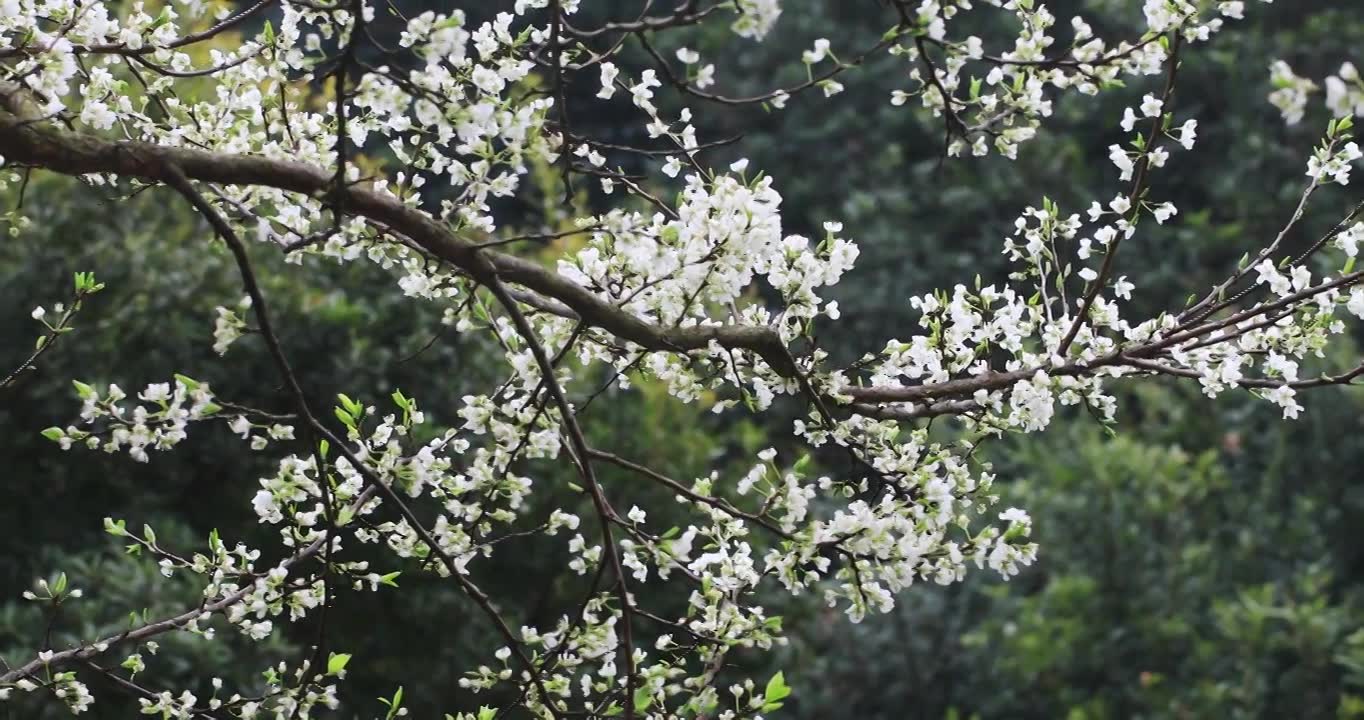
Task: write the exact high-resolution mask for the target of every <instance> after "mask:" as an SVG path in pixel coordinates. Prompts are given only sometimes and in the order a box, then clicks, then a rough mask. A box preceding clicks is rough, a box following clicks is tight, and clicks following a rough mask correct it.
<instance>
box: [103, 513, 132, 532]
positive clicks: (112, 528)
mask: <svg viewBox="0 0 1364 720" xmlns="http://www.w3.org/2000/svg"><path fill="white" fill-rule="evenodd" d="M127 522H128V521H126V520H115V519H113V518H108V517H107V518H104V532H107V533H109V534H110V535H113V536H114V537H123V536H125V535H127V534H128V530H127Z"/></svg>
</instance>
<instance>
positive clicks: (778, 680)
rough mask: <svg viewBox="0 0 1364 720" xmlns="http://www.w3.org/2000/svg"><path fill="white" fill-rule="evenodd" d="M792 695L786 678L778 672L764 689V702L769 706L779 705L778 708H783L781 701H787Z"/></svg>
mask: <svg viewBox="0 0 1364 720" xmlns="http://www.w3.org/2000/svg"><path fill="white" fill-rule="evenodd" d="M790 694H791V688H789V687H787V686H786V676H785V675H784V674H783V673H782V672H781V671H780V670H778V671H777V674H776V675H773V676H772V679H771V680H768V681H767V687H766V688H764V689H763V700H764V701H765V702H766V703H768V704H771V703H778V705H777V707H781V705H780V703H779V701H781V700H784V699H786V697H787V696H788V695H790ZM774 709H775V708H774Z"/></svg>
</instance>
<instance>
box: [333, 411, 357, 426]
mask: <svg viewBox="0 0 1364 720" xmlns="http://www.w3.org/2000/svg"><path fill="white" fill-rule="evenodd" d="M333 409H334V410H335V411H336V419H337V420H340V421H341V424H342V425H345V426H346V427H348V428H354V427H355V418H353V417H351V416H350V413H348V412H346V411H345V410H344V409H342V408H333Z"/></svg>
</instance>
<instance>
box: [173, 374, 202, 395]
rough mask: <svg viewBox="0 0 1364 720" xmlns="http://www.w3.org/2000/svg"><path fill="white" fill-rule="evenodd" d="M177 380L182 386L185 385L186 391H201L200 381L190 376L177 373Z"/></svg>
mask: <svg viewBox="0 0 1364 720" xmlns="http://www.w3.org/2000/svg"><path fill="white" fill-rule="evenodd" d="M175 379H176V380H178V381H180V384H181V385H184V386H185V389H186V390H189V391H190V392H193V391H195V390H198V389H199V381H198V380H195V379H194V378H192V377H189V376H188V375H181V374H180V373H176V374H175Z"/></svg>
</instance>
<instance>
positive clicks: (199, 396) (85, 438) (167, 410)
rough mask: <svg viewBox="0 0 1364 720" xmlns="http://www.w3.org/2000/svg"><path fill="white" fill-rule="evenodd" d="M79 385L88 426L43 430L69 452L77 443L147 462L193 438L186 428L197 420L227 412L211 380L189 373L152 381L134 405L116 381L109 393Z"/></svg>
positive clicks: (83, 419)
mask: <svg viewBox="0 0 1364 720" xmlns="http://www.w3.org/2000/svg"><path fill="white" fill-rule="evenodd" d="M75 386H76V394H77V395H79V396H80V399H81V401H82V405H81V411H80V418H81V422H82V425H83V426H84V427H78V426H76V425H69V426H67V427H66V428H59V427H51V428H48V429H47V430H44V431H43V435H44V436H46V437H47V438H48V439H50V440H52V441H54V442H56V443H58V444H60V445H61V447H62V449H63V450H67V449H70V448H71V447H72V446H73V445H76V444H82V445H85V446H86V447H88V448H90V449H92V450H96V449H98V450H103V451H105V452H108V453H114V452H120V451H123V450H126V451H127V452H128V454H129V455H130V456H131V457H132V458H133V459H134V460H137V461H138V462H147V461H148V459H149V457H148V454H147V451H148V450H159V451H164V450H169V449H171V448H173V447H175V446H176V445H177V444H178V443H179V442H180V441H182V440H184V439H185V438H186V437H188V434H187V432H186V428H187V427H188V426H189V424H190V423H191V422H197V421H201V420H207V419H210V418H212V417H213V416H214V415H216V414H217V413H218V412H219V411H220V410H222V407H221V406H220V405H218V404H217V403H215V402H214V397H213V393H212V391H211V390H210V388H209V386H208V384H207V383H201V382H198V381H196V380H194V379H192V378H189V377H185V376H184V375H177V376H176V377H175V380H174V382H164V383H152V384H151V385H148V386H147V387H146V389H145V390H143V391H142V392H140V393H138V395H137V399H138V400H140V401H142V402H141V403H139V404H135V405H133V406H132V407H131V408H130V407H129V406H128V405H127V404H125V403H124V401H125V400H127V398H128V395H127V393H125V392H124V391H123V389H122V388H120V387H119V386H118V385H116V384H113V383H110V384H109V386H108V387H107V388H106V389H105V390H104V391H103V392H101V391H100V390H99V389H98V388H97V387H95V386H93V385H87V384H86V383H83V382H80V381H76V382H75Z"/></svg>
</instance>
